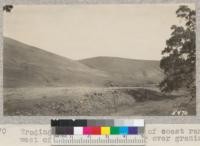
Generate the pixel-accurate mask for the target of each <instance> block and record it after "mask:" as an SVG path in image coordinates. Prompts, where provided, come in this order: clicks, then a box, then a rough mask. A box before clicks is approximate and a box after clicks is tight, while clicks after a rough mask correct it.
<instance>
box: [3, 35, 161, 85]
mask: <svg viewBox="0 0 200 146" xmlns="http://www.w3.org/2000/svg"><path fill="white" fill-rule="evenodd" d="M3 56H4V59H3V65H4V87H27V86H107V87H110V86H147V85H150V84H157V83H158V82H160V80H161V78H162V72H161V70H160V68H159V61H145V60H132V59H124V58H116V57H96V58H89V59H84V60H80V61H75V60H71V59H68V58H65V57H62V56H59V55H56V54H53V53H50V52H47V51H44V50H42V49H39V48H36V47H33V46H30V45H27V44H24V43H21V42H19V41H16V40H13V39H10V38H4V52H3Z"/></svg>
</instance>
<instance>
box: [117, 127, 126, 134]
mask: <svg viewBox="0 0 200 146" xmlns="http://www.w3.org/2000/svg"><path fill="white" fill-rule="evenodd" d="M119 133H120V134H121V135H127V134H128V127H119Z"/></svg>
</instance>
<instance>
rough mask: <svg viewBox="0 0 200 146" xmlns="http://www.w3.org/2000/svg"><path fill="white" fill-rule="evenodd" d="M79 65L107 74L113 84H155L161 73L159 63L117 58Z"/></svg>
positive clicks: (87, 60)
mask: <svg viewBox="0 0 200 146" xmlns="http://www.w3.org/2000/svg"><path fill="white" fill-rule="evenodd" d="M80 62H81V63H83V64H85V65H87V66H89V67H91V68H93V69H98V70H101V71H104V72H106V73H108V74H109V76H110V80H111V81H113V82H115V83H113V84H123V85H124V86H126V85H141V86H143V85H144V86H145V85H148V84H157V83H159V82H160V81H161V79H162V77H163V73H162V71H161V69H160V67H159V61H151V60H133V59H125V58H118V57H95V58H89V59H84V60H80Z"/></svg>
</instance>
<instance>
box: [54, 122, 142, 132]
mask: <svg viewBox="0 0 200 146" xmlns="http://www.w3.org/2000/svg"><path fill="white" fill-rule="evenodd" d="M51 127H52V134H53V135H137V134H143V133H144V120H141V119H137V120H74V121H73V120H52V121H51Z"/></svg>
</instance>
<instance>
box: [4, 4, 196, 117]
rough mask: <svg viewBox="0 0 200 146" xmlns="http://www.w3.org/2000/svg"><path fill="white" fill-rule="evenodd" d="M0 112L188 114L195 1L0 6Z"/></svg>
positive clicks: (191, 110) (192, 98) (192, 105)
mask: <svg viewBox="0 0 200 146" xmlns="http://www.w3.org/2000/svg"><path fill="white" fill-rule="evenodd" d="M3 113H4V116H195V115H196V13H195V5H194V4H109V5H104V4H98V5H93V4H90V5H84V4H83V5H29V6H28V5H5V6H4V7H3Z"/></svg>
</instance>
